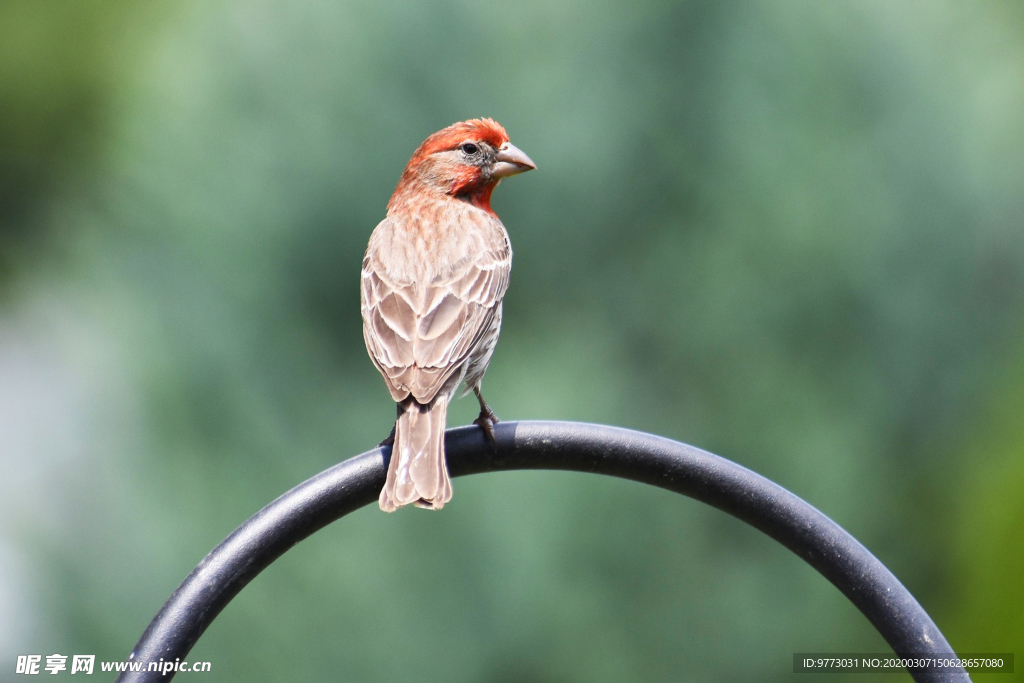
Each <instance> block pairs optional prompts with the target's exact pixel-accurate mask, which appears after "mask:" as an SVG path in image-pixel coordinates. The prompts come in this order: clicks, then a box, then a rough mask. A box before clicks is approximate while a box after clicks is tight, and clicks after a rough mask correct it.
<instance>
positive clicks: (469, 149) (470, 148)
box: [459, 142, 480, 155]
mask: <svg viewBox="0 0 1024 683" xmlns="http://www.w3.org/2000/svg"><path fill="white" fill-rule="evenodd" d="M459 149H461V150H462V152H463V154H469V155H473V154H476V153H477V152H478V151H479V150H480V148H479V147H477V146H476V145H474V144H473V143H472V142H465V143H463V144H462V146H461V147H459Z"/></svg>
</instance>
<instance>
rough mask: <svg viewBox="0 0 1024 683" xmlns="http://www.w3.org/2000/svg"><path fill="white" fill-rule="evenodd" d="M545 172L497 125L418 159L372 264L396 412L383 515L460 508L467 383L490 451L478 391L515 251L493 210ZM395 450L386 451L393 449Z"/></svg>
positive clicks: (431, 146)
mask: <svg viewBox="0 0 1024 683" xmlns="http://www.w3.org/2000/svg"><path fill="white" fill-rule="evenodd" d="M533 168H536V166H535V165H534V163H533V162H532V161H531V160H530V157H528V156H526V154H524V153H523V152H522V151H520V150H519V149H517V148H516V147H514V146H513V145H512V144H511V143H509V141H508V135H507V134H506V133H505V129H504V128H502V127H501V125H499V124H498V123H497V122H496V121H493V120H491V119H473V120H471V121H464V122H462V123H456V124H453V125H451V126H449V127H447V128H445V129H444V130H440V131H438V132H436V133H434V134H433V135H431V136H430V137H428V138H427V139H426V140H425V141H424V142H423V144H422V145H420V146H419V149H417V150H416V152H415V153H414V154H413V155H412V159H410V160H409V164H408V165H407V166H406V167H405V172H403V173H402V178H401V180H400V181H399V182H398V187H397V188H395V193H394V194H393V195H392V196H391V201H390V202H388V213H387V217H386V218H384V220H383V221H381V222H380V224H379V225H378V226H377V227H376V229H374V231H373V234H372V235H371V236H370V244H369V245H368V246H367V248H366V256H365V257H364V258H363V272H362V297H361V299H362V311H363V338H364V339H365V340H366V349H367V351H369V353H370V358H371V359H372V360H373V363H374V365H376V366H377V369H378V370H379V371H380V374H381V375H383V376H384V381H385V383H386V384H387V386H388V390H389V391H390V392H391V397H392V398H393V399H394V400H395V401H396V402H397V403H398V419H397V421H396V422H395V429H394V431H393V432H392V437H389V439H388V440H391V441H392V444H393V447H392V450H391V464H390V465H389V466H388V475H387V480H386V481H385V483H384V489H383V490H382V491H381V492H380V508H381V510H384V511H385V512H393V511H394V510H397V509H398V508H400V507H402V506H403V505H408V504H409V503H413V504H414V505H416V506H417V507H422V508H428V509H431V510H439V509H441V507H442V506H443V505H444V504H445V503H447V502H448V501H449V500H451V497H452V484H451V480H450V479H449V477H448V466H447V464H446V463H445V458H444V429H445V417H446V415H447V412H448V402H449V401H450V400H451V398H452V396H453V395H454V394H455V390H456V389H457V388H458V386H459V384H461V383H462V382H465V383H466V393H468V392H469V391H470V390H472V391H473V393H475V394H476V397H477V400H478V401H479V402H480V417H478V418H477V419H476V420H475V424H478V425H480V426H481V427H482V428H483V429H484V431H485V432H486V433H487V435H488V437H490V438H491V439H492V440H493V438H494V432H493V428H494V427H493V425H494V423H495V422H497V421H498V418H497V417H495V415H494V413H493V412H491V409H490V408H489V407H488V406H487V403H486V402H485V401H484V398H483V395H482V394H481V393H480V382H481V380H482V379H483V376H484V372H486V371H487V363H488V362H489V361H490V359H491V353H492V352H493V351H494V346H495V344H496V343H497V341H498V330H499V328H500V327H501V299H502V297H503V296H504V295H505V290H506V288H507V287H508V278H509V272H510V270H511V267H512V247H511V245H510V244H509V241H508V233H507V232H505V226H503V225H502V224H501V221H500V220H498V217H497V216H496V215H495V213H494V211H493V210H491V192H492V191H493V190H494V188H495V186H496V185H497V184H498V182H499V181H500V180H501V179H502V178H505V177H508V176H510V175H515V174H517V173H522V172H523V171H529V170H530V169H533ZM385 443H387V441H385Z"/></svg>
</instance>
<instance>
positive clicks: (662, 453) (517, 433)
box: [117, 422, 970, 683]
mask: <svg viewBox="0 0 1024 683" xmlns="http://www.w3.org/2000/svg"><path fill="white" fill-rule="evenodd" d="M495 438H496V442H497V444H496V448H495V447H493V446H492V445H491V444H490V443H489V442H488V441H486V440H485V438H484V436H483V433H482V431H481V430H480V429H478V428H477V427H462V428H459V429H453V430H450V431H448V432H447V434H446V436H445V448H446V451H447V457H448V465H449V469H450V471H451V473H452V475H454V476H462V475H466V474H478V473H482V472H499V471H505V470H519V469H549V470H574V471H579V472H594V473H597V474H607V475H610V476H614V477H622V478H624V479H632V480H634V481H639V482H643V483H645V484H651V485H652V486H658V487H661V488H664V489H668V490H669V491H675V492H676V493H680V494H682V495H684V496H689V497H691V498H695V499H697V500H699V501H702V502H704V503H707V504H708V505H713V506H714V507H716V508H718V509H720V510H723V511H725V512H728V513H729V514H731V515H733V516H735V517H738V518H739V519H741V520H743V521H744V522H747V523H748V524H750V525H752V526H754V527H756V528H757V529H760V530H761V531H763V532H764V533H766V534H768V535H769V536H771V537H772V538H774V539H775V540H776V541H778V542H779V543H781V544H782V545H784V546H786V547H787V548H789V549H790V550H792V551H793V552H794V553H796V554H797V555H799V556H800V557H801V558H803V559H804V560H805V561H806V562H807V563H808V564H810V565H811V566H812V567H814V568H815V569H816V570H818V571H819V572H820V573H821V574H822V575H823V576H824V577H825V578H827V579H828V580H829V581H831V582H832V583H833V584H834V585H835V586H836V587H837V588H838V589H839V590H841V591H842V592H843V594H844V595H846V597H847V598H849V599H850V601H851V602H853V604H854V605H856V606H857V608H858V609H860V611H861V612H863V613H864V615H865V616H866V617H867V618H868V619H869V620H870V621H871V623H872V624H873V625H874V626H875V628H876V629H878V632H879V633H881V634H882V636H883V637H884V638H885V639H886V641H888V643H889V645H890V646H892V648H893V650H894V651H895V652H896V653H899V654H935V655H949V654H950V653H952V652H953V649H952V648H951V647H950V646H949V643H947V642H946V639H945V638H944V637H943V635H942V633H940V632H939V629H938V628H937V627H936V626H935V624H934V622H932V620H931V618H930V617H929V616H928V614H927V613H926V612H925V611H924V610H923V609H922V608H921V605H919V604H918V602H917V600H915V599H914V597H913V596H912V595H911V594H910V592H909V591H907V589H906V588H904V587H903V584H901V583H900V582H899V581H898V580H897V579H896V577H895V576H893V574H892V573H891V572H890V571H889V570H888V569H886V568H885V566H884V565H883V564H882V563H881V562H879V561H878V559H877V558H876V557H875V556H874V555H872V554H871V553H870V552H868V550H867V549H866V548H865V547H864V546H862V545H861V544H860V543H858V542H857V540H856V539H854V538H853V537H852V536H850V534H848V533H846V532H845V531H843V529H842V528H840V527H839V525H837V524H836V523H835V522H833V521H832V520H830V519H829V518H828V517H826V516H825V515H823V514H822V513H821V512H819V511H818V510H816V509H815V508H814V507H812V506H811V505H809V504H808V503H806V502H804V501H803V500H801V499H800V498H798V497H796V496H795V495H793V494H792V493H790V492H789V491H787V490H786V489H784V488H782V487H781V486H779V485H777V484H775V483H773V482H771V481H769V480H768V479H765V478H764V477H762V476H760V475H759V474H755V473H754V472H751V471H750V470H748V469H746V468H744V467H741V466H740V465H737V464H736V463H733V462H730V461H729V460H725V459H724V458H720V457H718V456H716V455H712V454H711V453H708V452H706V451H702V450H700V449H698V448H694V447H693V446H688V445H686V444H683V443H679V442H677V441H672V440H669V439H665V438H662V437H659V436H653V435H650V434H644V433H642V432H634V431H630V430H628V429H621V428H618V427H606V426H602V425H590V424H581V423H575V422H501V423H499V424H498V425H497V428H496V430H495ZM389 454H390V449H381V448H377V449H374V450H372V451H369V452H367V453H363V454H362V455H359V456H356V457H354V458H351V459H349V460H345V461H344V462H341V463H339V464H337V465H335V466H334V467H331V468H330V469H328V470H325V471H323V472H321V473H320V474H318V475H316V476H315V477H313V478H312V479H309V480H307V481H306V482H304V483H302V484H299V485H298V486H296V487H295V488H293V489H292V490H291V491H288V492H287V493H285V494H284V495H282V496H281V497H280V498H278V499H277V500H275V501H273V502H272V503H270V504H269V505H267V506H266V507H265V508H263V509H262V510H260V511H259V512H257V513H256V514H255V515H253V517H251V518H250V519H249V520H248V521H246V522H245V523H244V524H242V526H240V527H238V528H237V529H236V530H235V531H234V532H232V534H231V535H230V536H228V537H227V538H226V539H225V540H224V541H223V542H222V543H221V544H220V545H218V546H217V547H216V548H214V549H213V551H212V552H211V553H210V554H209V555H207V556H206V557H205V558H204V559H203V561H202V562H200V563H199V566H197V567H196V568H195V569H194V570H193V571H192V573H191V574H189V575H188V577H187V578H186V579H185V580H184V581H183V582H182V584H181V585H180V586H178V588H177V590H175V591H174V593H173V594H172V595H171V597H170V599H169V600H168V601H167V602H166V603H165V604H164V606H163V608H162V609H161V610H160V612H159V613H158V614H157V615H156V617H155V618H154V619H153V621H152V622H151V623H150V625H149V627H148V628H147V629H146V632H145V633H143V634H142V637H141V638H140V639H139V642H138V643H137V644H136V645H135V649H134V650H133V651H132V655H131V660H132V661H136V662H143V663H146V662H156V661H158V660H160V659H161V658H162V659H163V661H165V662H166V661H174V660H175V659H176V658H181V659H184V658H185V657H186V655H187V654H188V652H189V650H191V649H192V646H193V645H195V643H196V641H197V640H199V636H201V635H202V633H203V631H205V630H206V627H207V626H209V625H210V623H211V622H212V621H213V620H214V618H216V616H217V615H218V614H219V613H220V611H221V610H222V609H224V607H225V606H226V605H227V604H228V602H230V601H231V599H232V598H234V597H235V595H237V594H238V592H239V591H240V590H242V588H244V587H245V585H246V584H247V583H249V582H250V581H251V580H252V579H253V578H254V577H255V576H256V575H257V574H259V573H260V572H261V571H262V570H263V569H265V568H266V567H267V566H268V565H270V564H271V563H272V562H273V561H274V560H276V559H277V558H278V557H280V556H281V555H283V554H284V553H285V552H286V551H287V550H288V549H289V548H291V547H292V546H293V545H295V544H296V543H298V542H299V541H301V540H302V539H304V538H306V537H307V536H310V535H311V534H313V533H314V532H316V531H317V530H319V529H322V528H323V527H325V526H327V525H328V524H330V523H331V522H333V521H335V520H336V519H339V518H340V517H343V516H344V515H346V514H348V513H349V512H352V511H354V510H357V509H359V508H361V507H362V506H364V505H367V504H369V503H371V502H373V501H375V500H376V499H377V495H378V493H379V491H380V488H381V486H383V484H384V474H385V471H386V468H387V462H388V455H389ZM911 674H912V675H913V677H914V680H916V681H918V682H919V683H925V682H927V683H939V682H942V683H947V682H951V681H957V682H963V681H970V678H969V677H968V675H967V673H966V672H965V671H964V670H963V669H960V670H959V671H955V672H950V671H945V672H937V671H926V670H913V671H911ZM172 676H173V673H170V674H168V675H166V676H165V675H162V674H161V673H160V672H152V671H141V672H125V673H123V674H122V675H121V676H120V677H119V678H118V679H117V680H118V681H123V682H128V681H131V682H133V683H134V682H141V681H147V682H150V681H152V682H156V681H162V682H166V681H169V680H170V679H171V677H172Z"/></svg>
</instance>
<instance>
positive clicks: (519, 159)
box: [491, 142, 537, 178]
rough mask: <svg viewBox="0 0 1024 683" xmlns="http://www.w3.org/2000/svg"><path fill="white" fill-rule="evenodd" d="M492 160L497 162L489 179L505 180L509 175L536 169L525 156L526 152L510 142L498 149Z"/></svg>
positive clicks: (535, 165)
mask: <svg viewBox="0 0 1024 683" xmlns="http://www.w3.org/2000/svg"><path fill="white" fill-rule="evenodd" d="M494 160H495V161H496V162H497V163H495V164H494V171H493V172H492V173H491V177H494V178H507V177H508V176H510V175H515V174H517V173H524V172H526V171H532V170H533V169H535V168H537V164H535V163H533V160H532V159H530V157H528V156H526V152H524V151H523V150H521V149H519V148H518V147H516V146H515V145H513V144H512V143H511V142H506V143H505V144H504V145H502V146H501V147H500V148H498V154H497V155H496V156H495V157H494Z"/></svg>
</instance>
